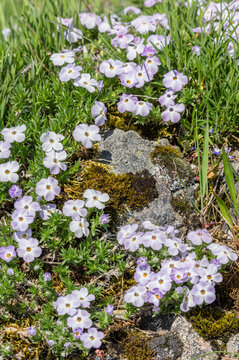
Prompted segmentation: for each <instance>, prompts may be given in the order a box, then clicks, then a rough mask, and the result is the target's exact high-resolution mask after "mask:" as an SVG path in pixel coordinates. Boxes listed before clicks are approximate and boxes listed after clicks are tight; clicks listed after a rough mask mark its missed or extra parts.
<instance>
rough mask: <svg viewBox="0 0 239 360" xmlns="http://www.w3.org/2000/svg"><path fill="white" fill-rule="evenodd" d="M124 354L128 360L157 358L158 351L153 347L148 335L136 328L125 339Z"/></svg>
mask: <svg viewBox="0 0 239 360" xmlns="http://www.w3.org/2000/svg"><path fill="white" fill-rule="evenodd" d="M124 355H125V356H126V359H127V360H139V359H140V360H154V359H156V352H155V351H154V350H152V349H151V347H150V344H149V341H148V339H147V336H145V335H144V334H142V333H140V332H137V331H135V330H132V331H131V332H130V333H129V335H128V336H127V338H126V339H125V341H124Z"/></svg>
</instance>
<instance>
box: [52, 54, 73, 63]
mask: <svg viewBox="0 0 239 360" xmlns="http://www.w3.org/2000/svg"><path fill="white" fill-rule="evenodd" d="M50 60H51V61H52V62H53V64H54V65H59V66H62V65H64V64H65V63H66V64H72V63H73V62H75V53H74V51H68V52H64V53H63V52H62V53H56V54H52V55H51V57H50Z"/></svg>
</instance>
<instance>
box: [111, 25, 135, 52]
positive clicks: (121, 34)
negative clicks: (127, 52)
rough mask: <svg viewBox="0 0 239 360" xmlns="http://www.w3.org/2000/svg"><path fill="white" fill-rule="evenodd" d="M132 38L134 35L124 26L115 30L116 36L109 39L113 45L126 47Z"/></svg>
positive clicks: (121, 47)
mask: <svg viewBox="0 0 239 360" xmlns="http://www.w3.org/2000/svg"><path fill="white" fill-rule="evenodd" d="M133 40H134V35H132V34H129V33H128V29H127V28H124V29H121V30H120V31H118V32H117V35H116V37H114V38H113V39H112V40H111V44H112V46H114V47H120V49H126V48H127V47H128V45H129V43H131V42H132V41H133Z"/></svg>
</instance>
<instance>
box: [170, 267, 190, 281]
mask: <svg viewBox="0 0 239 360" xmlns="http://www.w3.org/2000/svg"><path fill="white" fill-rule="evenodd" d="M171 279H172V280H173V281H174V282H175V283H176V284H181V283H183V282H186V281H187V280H188V276H187V274H186V272H185V269H176V268H175V267H174V268H173V269H172V271H171Z"/></svg>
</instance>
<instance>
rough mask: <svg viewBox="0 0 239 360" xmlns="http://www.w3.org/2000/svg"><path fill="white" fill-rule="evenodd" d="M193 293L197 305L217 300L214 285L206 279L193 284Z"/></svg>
mask: <svg viewBox="0 0 239 360" xmlns="http://www.w3.org/2000/svg"><path fill="white" fill-rule="evenodd" d="M191 294H192V295H193V301H194V302H195V304H196V305H202V303H203V302H205V303H206V304H211V303H213V302H214V301H215V300H216V295H215V288H214V286H213V285H211V284H209V283H208V282H204V281H203V282H199V283H198V284H195V285H193V288H192V290H191Z"/></svg>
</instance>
